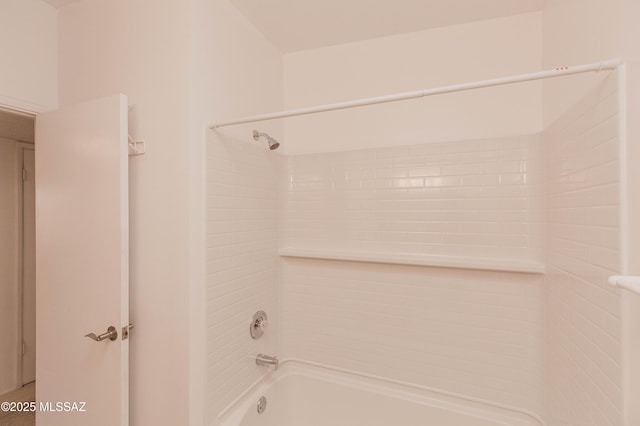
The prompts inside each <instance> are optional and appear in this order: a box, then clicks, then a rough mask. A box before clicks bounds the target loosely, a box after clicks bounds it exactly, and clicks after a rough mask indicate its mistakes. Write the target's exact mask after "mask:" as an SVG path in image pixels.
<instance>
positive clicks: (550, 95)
mask: <svg viewBox="0 0 640 426" xmlns="http://www.w3.org/2000/svg"><path fill="white" fill-rule="evenodd" d="M621 12H622V7H621V1H618V0H614V1H606V2H603V1H599V0H587V1H584V0H554V1H549V2H547V3H546V4H545V8H544V11H543V21H542V22H543V27H542V28H543V31H542V34H543V39H544V41H543V44H544V47H543V52H544V56H543V63H544V68H545V69H546V68H555V67H559V66H567V65H580V64H586V63H591V62H598V61H600V60H604V59H613V58H617V57H620V53H621V49H620V33H619V31H620V30H619V28H620V16H621V15H620V14H621ZM606 74H607V73H604V74H603V75H598V74H584V75H577V76H571V77H569V78H560V79H548V80H545V81H544V83H543V92H544V101H543V103H544V123H545V128H546V127H548V126H550V125H551V124H553V123H554V122H555V121H556V120H557V119H558V118H559V117H560V116H561V115H562V114H563V113H564V112H566V111H567V110H568V109H570V108H571V107H573V106H574V105H575V104H576V103H577V102H579V101H580V100H581V99H582V98H583V97H584V96H585V93H587V92H588V91H589V90H590V89H591V88H592V87H594V86H595V85H596V84H598V82H599V81H602V79H603V78H606Z"/></svg>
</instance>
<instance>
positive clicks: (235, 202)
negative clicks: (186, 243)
mask: <svg viewBox="0 0 640 426" xmlns="http://www.w3.org/2000/svg"><path fill="white" fill-rule="evenodd" d="M193 4H194V8H193V11H192V13H193V26H192V28H193V33H192V34H193V36H192V38H193V45H192V47H193V49H194V50H193V55H192V57H191V81H190V87H191V138H192V141H193V144H192V148H193V149H192V153H191V155H192V157H191V158H192V164H191V170H192V181H191V191H192V201H193V203H194V204H193V210H192V214H193V216H192V235H193V239H194V245H195V246H198V244H201V245H200V246H201V247H203V248H204V247H206V257H205V258H203V259H199V255H198V253H196V252H194V253H192V261H193V262H195V264H194V268H195V269H200V270H202V271H203V275H204V271H206V274H207V278H206V283H205V282H199V283H198V282H195V281H194V285H193V292H192V305H191V311H192V315H193V316H192V321H193V324H194V328H193V333H194V334H193V336H194V338H193V341H192V366H191V377H192V401H191V402H192V404H193V405H192V411H193V413H196V414H194V415H197V413H199V414H200V415H201V416H202V417H203V420H202V421H201V422H199V423H194V424H203V423H204V424H207V425H208V424H211V422H213V421H215V418H216V416H217V415H218V414H219V412H220V410H222V409H223V408H224V407H225V405H227V404H228V403H229V402H231V400H232V399H233V398H235V397H236V396H238V394H239V393H240V392H242V391H243V390H244V389H245V388H246V387H247V386H248V385H249V384H251V383H252V381H254V380H256V379H257V378H259V377H260V376H261V375H262V374H264V373H265V372H266V369H264V368H258V367H256V365H255V356H256V355H257V354H258V353H259V352H265V353H269V354H274V355H277V353H276V341H277V335H278V330H277V327H276V326H275V325H276V324H277V317H278V312H277V308H276V302H277V301H276V296H277V292H276V289H277V265H278V264H277V261H278V258H277V254H276V253H277V231H276V228H277V211H276V208H277V200H276V199H275V198H276V197H277V189H278V185H277V184H278V179H277V172H278V169H277V167H276V166H277V163H276V160H277V158H278V157H279V151H278V152H274V151H269V150H268V149H267V148H266V144H265V143H264V142H263V141H261V142H255V141H254V140H253V138H252V137H251V131H252V129H254V128H256V129H259V130H260V131H264V132H268V133H269V134H271V135H272V136H274V137H276V138H281V137H282V123H279V122H272V123H256V124H255V125H247V126H236V127H233V128H227V129H222V130H220V131H215V132H214V131H210V130H205V129H206V126H207V125H208V124H211V123H213V122H215V121H219V120H224V119H227V118H231V117H236V116H242V115H249V114H256V113H259V112H262V111H265V110H266V111H272V110H280V109H282V55H281V54H280V52H279V51H278V50H277V49H276V48H275V47H274V46H272V45H271V44H270V43H268V42H267V41H266V40H265V39H264V37H263V36H262V35H261V34H260V33H259V32H258V31H257V30H256V29H255V28H254V27H253V26H252V25H251V24H250V23H249V22H248V21H247V20H246V19H245V18H244V16H242V15H241V14H240V13H239V12H238V11H237V10H236V9H235V8H234V7H233V6H232V5H231V4H230V3H229V2H228V1H227V0H223V1H214V2H212V1H208V0H197V1H194V3H193ZM205 144H206V145H205ZM205 156H206V159H207V160H206V164H205V163H204V158H205ZM204 167H206V169H207V184H206V186H205V184H204V182H203V180H202V174H201V173H202V170H204ZM198 171H200V172H198ZM205 194H206V195H205ZM205 196H206V200H207V203H206V212H205V206H204V205H203V200H204V199H205ZM205 221H206V227H205V226H204V222H205ZM205 235H206V241H205V240H204V237H205ZM198 240H199V241H198ZM258 309H264V310H266V311H267V314H268V315H269V319H270V321H271V326H270V327H269V329H268V330H267V335H266V336H265V337H263V338H262V339H261V340H258V341H253V340H251V338H250V336H249V333H248V324H249V321H250V319H251V317H252V315H253V314H254V313H255V312H256V311H257V310H258ZM205 326H206V329H205V328H204V327H205ZM203 391H204V394H203V395H200V394H202V393H203ZM193 395H196V397H193ZM197 395H200V396H201V398H198V397H197ZM194 419H195V417H194ZM205 419H206V420H205Z"/></svg>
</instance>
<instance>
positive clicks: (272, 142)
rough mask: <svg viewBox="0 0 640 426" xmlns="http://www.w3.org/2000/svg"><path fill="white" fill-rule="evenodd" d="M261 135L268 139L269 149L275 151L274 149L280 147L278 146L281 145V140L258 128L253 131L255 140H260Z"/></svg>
mask: <svg viewBox="0 0 640 426" xmlns="http://www.w3.org/2000/svg"><path fill="white" fill-rule="evenodd" d="M260 136H264V138H265V139H266V140H267V143H268V144H269V149H270V150H271V151H273V150H274V149H278V147H279V146H280V142H278V141H277V140H275V139H274V138H272V137H271V136H269V135H268V134H266V133H261V132H259V131H257V130H254V131H253V140H256V141H257V140H258V139H260Z"/></svg>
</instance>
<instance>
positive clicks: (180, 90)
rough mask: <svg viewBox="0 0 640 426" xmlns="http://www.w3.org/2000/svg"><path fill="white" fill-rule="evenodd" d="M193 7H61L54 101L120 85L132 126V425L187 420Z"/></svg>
mask: <svg viewBox="0 0 640 426" xmlns="http://www.w3.org/2000/svg"><path fill="white" fill-rule="evenodd" d="M189 23H190V8H189V4H188V3H185V2H175V1H171V0H161V1H158V0H142V1H135V2H132V1H128V0H116V1H108V2H105V1H102V0H85V1H82V2H78V3H73V4H70V5H68V6H65V7H64V8H62V9H60V10H59V51H60V56H59V64H60V74H59V75H60V78H59V91H60V104H61V105H67V104H72V103H74V102H79V101H82V100H85V99H90V98H95V97H100V96H105V95H110V94H114V93H118V92H122V93H124V94H126V95H128V97H129V104H130V106H133V107H134V109H133V110H132V111H131V113H130V123H129V128H130V132H131V134H132V135H133V137H135V138H136V139H143V140H145V141H146V143H147V153H146V154H145V155H144V156H141V157H135V158H131V160H130V170H129V171H130V187H129V191H130V209H131V210H130V229H131V234H130V256H131V258H130V259H131V269H130V297H131V299H130V300H131V305H130V313H131V315H130V318H131V321H132V322H133V323H134V324H135V326H136V328H135V330H134V332H133V333H132V337H131V346H130V348H131V349H130V372H131V377H130V382H131V391H130V395H131V405H130V407H131V413H130V418H131V424H132V425H134V426H135V425H151V424H157V425H165V424H175V425H178V424H180V425H183V424H188V422H189V411H188V410H189V387H188V384H189V345H188V344H189V285H188V283H189V278H190V273H189V252H190V248H189V157H188V155H189V121H188V117H189V102H188V99H189V85H188V78H189V74H188V69H189V68H188V65H189V62H188V58H189V48H190V44H189V42H190V33H189Z"/></svg>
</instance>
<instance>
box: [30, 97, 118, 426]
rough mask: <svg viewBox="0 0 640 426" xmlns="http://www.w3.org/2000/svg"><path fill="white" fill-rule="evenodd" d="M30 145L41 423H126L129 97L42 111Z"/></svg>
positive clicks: (70, 425) (109, 425)
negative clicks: (112, 331) (112, 333)
mask: <svg viewBox="0 0 640 426" xmlns="http://www.w3.org/2000/svg"><path fill="white" fill-rule="evenodd" d="M35 151H36V282H37V295H36V336H37V350H36V351H37V352H36V400H37V402H38V403H39V404H40V407H39V408H41V409H42V408H43V407H42V404H45V406H44V408H45V411H38V413H37V416H36V421H37V424H38V426H54V425H55V426H58V425H60V426H62V425H64V426H76V425H77V426H80V425H82V426H88V425H91V426H123V425H128V417H129V413H128V408H129V407H128V398H129V395H128V393H129V392H128V389H129V379H128V377H129V371H128V367H129V363H128V356H129V340H128V339H126V340H123V332H122V331H123V327H126V326H127V325H128V324H129V310H128V302H129V276H128V275H129V250H128V249H129V240H128V232H129V231H128V214H129V212H128V165H127V163H128V156H127V99H126V97H125V96H123V95H116V96H112V97H108V98H102V99H98V100H94V101H90V102H86V103H83V104H78V105H74V106H69V107H64V108H61V109H60V110H58V111H53V112H48V113H44V114H40V115H38V116H37V117H36V150H35ZM109 327H114V328H115V330H116V332H117V338H115V340H113V341H112V340H111V339H109V338H106V339H104V340H102V341H94V340H93V339H92V338H90V337H85V335H87V334H90V333H94V334H95V335H101V334H102V333H106V332H107V329H108V328H109ZM57 403H60V404H58V405H56V404H57ZM64 403H68V404H67V405H65V404H64ZM74 403H75V405H74ZM46 404H49V406H48V407H47V406H46ZM65 407H69V410H72V411H65ZM58 408H61V410H62V411H58ZM78 410H84V411H78Z"/></svg>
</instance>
